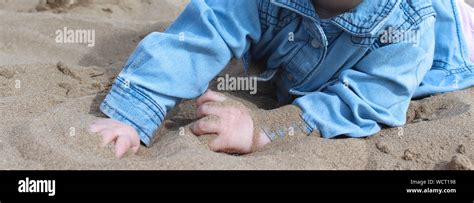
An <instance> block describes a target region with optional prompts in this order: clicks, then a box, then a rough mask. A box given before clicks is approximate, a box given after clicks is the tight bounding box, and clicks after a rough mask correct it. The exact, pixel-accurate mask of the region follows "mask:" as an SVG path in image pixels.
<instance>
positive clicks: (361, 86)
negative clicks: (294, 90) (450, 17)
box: [294, 16, 435, 138]
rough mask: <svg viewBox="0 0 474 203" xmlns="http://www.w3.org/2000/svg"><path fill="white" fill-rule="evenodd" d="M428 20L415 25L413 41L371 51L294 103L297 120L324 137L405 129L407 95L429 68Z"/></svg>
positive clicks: (431, 37)
mask: <svg viewBox="0 0 474 203" xmlns="http://www.w3.org/2000/svg"><path fill="white" fill-rule="evenodd" d="M434 21H435V17H433V16H432V17H429V18H427V19H425V20H424V21H423V22H421V23H420V25H419V29H418V30H417V35H416V36H417V37H414V38H416V39H414V38H411V39H410V38H406V39H405V41H400V42H398V43H394V44H389V45H386V46H383V47H380V48H378V49H375V50H373V51H372V52H371V53H369V54H368V55H367V56H365V57H364V58H363V59H362V60H361V61H360V62H359V63H358V64H357V65H355V67H353V68H352V69H348V70H345V71H343V72H342V73H341V74H340V75H339V76H338V78H337V80H336V82H334V83H333V84H331V85H329V86H328V87H327V88H325V89H324V90H323V91H321V92H313V93H310V94H307V95H305V96H303V97H300V98H298V99H297V100H295V102H294V103H295V105H297V106H299V107H300V108H301V109H302V111H303V119H304V120H305V121H306V122H307V123H308V125H309V126H310V127H311V128H312V130H319V132H320V133H321V135H322V136H323V137H325V138H334V137H336V136H340V135H345V136H348V137H365V136H370V135H373V134H375V133H377V132H379V131H380V129H381V126H380V124H383V125H388V126H401V125H403V124H405V122H406V112H407V110H408V106H409V104H410V100H411V98H412V95H413V94H414V91H415V90H416V88H417V87H418V86H419V84H420V83H421V81H422V79H423V77H424V75H425V74H426V73H427V72H428V70H429V69H430V68H431V65H432V61H433V55H434V48H435V43H434V39H435V38H434V30H435V29H434ZM418 36H419V37H418ZM414 42H417V43H414Z"/></svg>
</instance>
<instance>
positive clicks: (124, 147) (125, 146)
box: [115, 136, 132, 159]
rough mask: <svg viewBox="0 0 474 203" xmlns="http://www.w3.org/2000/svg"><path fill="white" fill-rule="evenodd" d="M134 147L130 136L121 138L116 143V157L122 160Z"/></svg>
mask: <svg viewBox="0 0 474 203" xmlns="http://www.w3.org/2000/svg"><path fill="white" fill-rule="evenodd" d="M131 145H132V143H131V141H130V139H129V137H128V136H119V137H118V138H117V141H116V142H115V156H117V158H119V159H120V158H122V156H123V155H124V154H125V153H127V151H128V150H129V149H130V146H131Z"/></svg>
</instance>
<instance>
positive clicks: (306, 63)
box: [282, 40, 325, 87]
mask: <svg viewBox="0 0 474 203" xmlns="http://www.w3.org/2000/svg"><path fill="white" fill-rule="evenodd" d="M324 49H325V48H324V46H322V45H318V42H317V41H315V40H309V41H308V42H306V44H305V45H304V46H303V47H302V48H301V49H300V50H299V51H298V52H297V53H296V54H295V55H294V56H293V58H292V59H291V60H290V62H289V63H288V64H287V65H286V66H285V67H284V72H283V73H282V74H285V75H286V77H284V78H286V80H288V84H289V85H290V87H292V86H295V85H297V84H299V83H301V82H302V81H304V80H305V79H306V77H308V75H309V74H310V73H311V71H312V70H314V69H315V68H317V67H318V65H319V64H321V61H322V60H323V56H324Z"/></svg>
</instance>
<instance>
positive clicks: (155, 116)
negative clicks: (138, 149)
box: [100, 77, 166, 147]
mask: <svg viewBox="0 0 474 203" xmlns="http://www.w3.org/2000/svg"><path fill="white" fill-rule="evenodd" d="M100 110H101V111H102V112H103V113H104V114H106V115H107V116H109V117H110V118H112V119H115V120H118V121H120V122H123V123H125V124H128V125H130V126H132V127H133V128H135V130H137V133H138V135H139V136H140V140H141V141H142V142H143V143H144V144H145V145H146V146H147V147H149V146H150V145H151V141H152V140H153V137H154V133H155V131H156V130H157V129H158V127H159V126H160V125H161V123H162V122H163V120H164V117H165V115H166V111H165V110H163V108H162V107H161V106H159V105H158V104H157V103H156V101H154V100H152V99H150V98H149V97H148V96H147V95H146V94H144V93H143V91H141V90H140V89H139V88H138V87H134V86H133V85H132V84H130V82H129V81H126V80H125V79H123V78H120V77H118V78H117V79H116V81H115V82H114V84H113V85H112V88H111V90H110V92H109V94H108V95H107V97H106V98H105V100H104V101H103V102H102V104H101V105H100Z"/></svg>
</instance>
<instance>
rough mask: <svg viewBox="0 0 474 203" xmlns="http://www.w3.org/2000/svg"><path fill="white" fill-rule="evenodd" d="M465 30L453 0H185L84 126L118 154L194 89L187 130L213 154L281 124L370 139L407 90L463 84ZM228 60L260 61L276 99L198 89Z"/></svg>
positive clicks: (147, 139)
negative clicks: (272, 103) (98, 116)
mask: <svg viewBox="0 0 474 203" xmlns="http://www.w3.org/2000/svg"><path fill="white" fill-rule="evenodd" d="M473 28H474V12H473V9H472V8H471V7H469V6H468V5H467V4H465V3H464V2H463V1H460V0H416V1H406V0H255V1H242V0H225V1H222V0H194V1H191V3H190V4H189V5H188V6H187V7H186V9H185V10H184V12H183V13H182V14H181V15H180V16H179V17H178V19H177V20H176V21H175V22H174V23H173V24H172V25H171V26H170V27H169V28H168V29H167V30H166V31H165V32H164V33H158V32H155V33H152V34H150V35H148V36H147V37H146V38H145V39H143V41H142V42H140V44H139V45H138V47H137V49H136V50H135V52H134V53H133V54H132V56H131V57H130V59H129V60H128V62H127V63H126V65H125V68H124V69H123V71H122V72H121V73H120V75H119V76H118V77H117V79H116V81H115V83H114V84H113V86H112V89H111V90H110V92H109V94H108V95H107V97H106V99H105V100H104V101H103V103H102V105H101V107H100V108H101V110H102V112H103V113H105V114H106V115H107V116H109V117H110V118H111V119H102V120H98V121H96V122H95V123H94V124H92V125H91V126H90V130H91V131H92V132H95V133H99V134H100V135H102V137H103V144H104V145H106V144H108V143H111V142H113V143H114V144H115V150H116V155H117V157H119V158H120V157H122V156H123V155H124V154H125V153H126V152H127V151H128V150H130V149H131V150H132V151H133V152H137V151H138V150H139V147H140V142H142V143H143V144H145V145H146V146H150V144H151V141H152V138H153V136H154V133H155V131H156V130H157V129H158V127H159V126H160V125H161V123H162V122H163V119H164V117H165V115H166V113H167V112H169V110H170V109H172V108H173V107H174V106H176V104H177V103H178V102H180V101H181V100H182V99H194V98H198V99H197V110H196V112H197V117H198V118H199V120H197V121H196V122H194V123H193V124H192V125H191V131H192V132H193V133H194V134H196V135H198V136H199V135H205V134H216V135H217V138H215V139H214V140H212V141H211V142H210V143H209V147H210V149H211V150H213V151H216V152H225V153H239V154H245V153H251V152H253V151H255V150H258V149H259V148H261V147H263V146H265V145H266V144H268V143H270V142H271V141H273V140H276V139H279V138H282V137H285V136H287V135H288V134H289V133H304V134H307V135H309V134H311V133H312V134H317V135H321V136H323V137H325V138H334V137H338V136H347V137H366V136H370V135H373V134H375V133H377V132H378V131H379V130H380V129H381V127H383V126H402V125H404V124H405V122H406V111H407V109H408V106H409V103H410V100H411V99H412V98H419V97H425V96H428V95H431V94H435V93H442V92H448V91H455V90H460V89H464V88H467V87H471V86H473V85H474V70H473V68H474V63H473V61H474V60H473V59H474V51H473V48H474V45H473V44H472V43H473V42H474V39H473V37H472V36H473V33H472V31H473ZM233 57H235V58H239V59H240V58H241V59H243V61H244V65H245V66H246V68H248V64H249V63H250V61H251V60H255V61H259V62H264V64H265V71H264V72H263V73H262V74H261V75H260V76H259V80H260V81H266V82H268V83H271V84H272V85H273V86H274V87H275V92H276V95H277V98H278V101H279V102H280V103H281V104H282V107H280V108H277V109H274V110H268V111H263V110H262V111H258V112H255V111H250V110H249V109H247V108H246V107H245V106H244V105H243V104H241V103H239V102H237V101H233V100H231V99H229V98H226V97H225V96H223V95H222V94H219V93H216V92H213V91H211V90H208V84H209V82H210V81H211V80H212V79H213V78H214V77H215V76H216V75H218V74H219V73H220V72H221V71H222V70H223V68H224V67H225V66H226V64H227V63H228V62H229V61H230V60H231V59H232V58H233ZM274 116H278V117H280V118H284V119H282V120H280V121H279V122H277V123H274V122H271V121H270V119H265V118H268V117H274Z"/></svg>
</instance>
